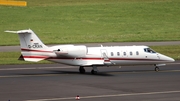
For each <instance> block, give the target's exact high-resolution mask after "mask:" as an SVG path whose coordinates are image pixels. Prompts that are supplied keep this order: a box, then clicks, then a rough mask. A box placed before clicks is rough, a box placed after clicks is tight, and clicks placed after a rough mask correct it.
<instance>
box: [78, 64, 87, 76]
mask: <svg viewBox="0 0 180 101" xmlns="http://www.w3.org/2000/svg"><path fill="white" fill-rule="evenodd" d="M79 72H80V73H81V74H84V73H85V72H86V70H85V69H84V67H83V66H80V67H79Z"/></svg>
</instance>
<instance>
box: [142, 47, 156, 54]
mask: <svg viewBox="0 0 180 101" xmlns="http://www.w3.org/2000/svg"><path fill="white" fill-rule="evenodd" d="M144 51H145V52H147V53H156V52H155V51H154V50H152V49H151V48H144Z"/></svg>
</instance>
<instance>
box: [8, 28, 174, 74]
mask: <svg viewBox="0 0 180 101" xmlns="http://www.w3.org/2000/svg"><path fill="white" fill-rule="evenodd" d="M5 32H10V33H17V34H18V35H19V40H20V46H21V54H22V55H21V56H20V58H19V59H23V60H24V61H31V62H38V61H41V60H48V61H52V62H56V63H61V64H66V65H72V66H79V72H80V73H85V69H84V67H92V71H91V73H92V74H96V73H97V72H98V69H97V67H99V66H126V65H154V66H155V71H159V66H163V65H165V64H166V63H169V62H174V61H175V60H174V59H172V58H170V57H168V56H165V55H163V54H160V53H157V52H155V51H154V50H152V49H151V48H150V47H148V46H143V45H142V46H135V45H134V46H102V45H101V46H100V47H87V46H85V45H71V44H70V45H56V46H52V47H48V46H46V45H45V44H44V43H43V42H42V41H41V40H40V39H39V38H38V36H37V35H36V34H35V33H34V32H33V31H32V30H31V29H27V30H19V31H5Z"/></svg>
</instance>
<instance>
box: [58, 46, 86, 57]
mask: <svg viewBox="0 0 180 101" xmlns="http://www.w3.org/2000/svg"><path fill="white" fill-rule="evenodd" d="M55 53H56V54H57V55H58V56H66V57H75V58H80V57H84V56H86V54H87V47H86V46H67V47H61V48H59V49H57V50H56V52H55Z"/></svg>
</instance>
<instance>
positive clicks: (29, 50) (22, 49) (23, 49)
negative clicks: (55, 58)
mask: <svg viewBox="0 0 180 101" xmlns="http://www.w3.org/2000/svg"><path fill="white" fill-rule="evenodd" d="M21 51H28V52H45V53H47V52H48V53H53V51H45V50H32V49H25V48H21Z"/></svg>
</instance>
